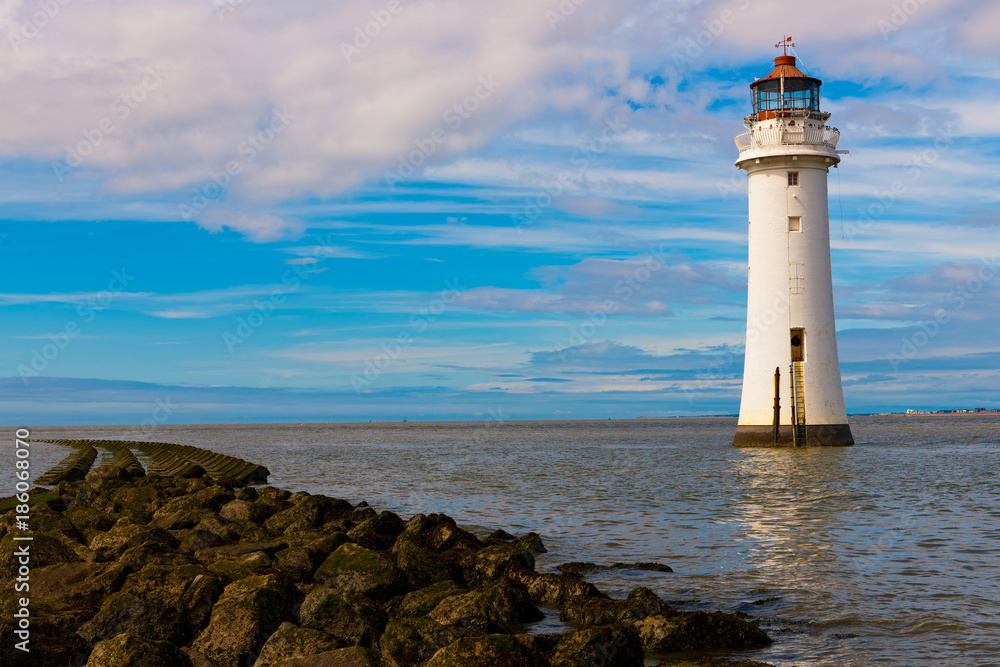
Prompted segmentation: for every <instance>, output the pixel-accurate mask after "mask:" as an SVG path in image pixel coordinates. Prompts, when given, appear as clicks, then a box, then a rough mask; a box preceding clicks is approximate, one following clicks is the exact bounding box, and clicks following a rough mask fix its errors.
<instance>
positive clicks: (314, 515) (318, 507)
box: [258, 496, 333, 533]
mask: <svg viewBox="0 0 1000 667" xmlns="http://www.w3.org/2000/svg"><path fill="white" fill-rule="evenodd" d="M258 502H259V501H258ZM331 510H333V501H332V500H330V499H329V498H327V497H326V496H305V497H300V498H299V499H298V502H297V503H295V504H294V505H292V506H291V507H289V508H288V509H285V510H281V511H280V512H277V513H276V514H273V515H272V516H271V517H270V518H269V519H267V520H266V521H265V522H264V527H265V528H267V529H268V530H270V531H273V532H275V533H283V532H285V530H286V529H287V528H288V527H289V526H291V525H292V524H298V526H299V527H302V526H311V527H316V526H319V525H321V524H322V522H323V519H324V517H325V516H326V514H327V512H330V511H331Z"/></svg>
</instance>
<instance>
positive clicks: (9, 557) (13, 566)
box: [0, 532, 83, 577]
mask: <svg viewBox="0 0 1000 667" xmlns="http://www.w3.org/2000/svg"><path fill="white" fill-rule="evenodd" d="M15 535H22V534H21V533H20V532H17V533H8V534H7V535H5V536H4V537H3V539H2V540H0V572H3V574H4V575H6V577H12V576H13V574H14V573H15V572H17V570H18V568H19V567H20V565H19V562H18V561H19V560H20V558H15V557H14V552H15V551H17V550H18V549H19V548H21V547H23V546H24V545H25V544H28V545H30V548H29V551H30V554H29V556H28V561H29V562H28V565H29V566H30V567H31V568H32V569H34V568H36V567H45V566H46V565H56V564H57V563H79V562H81V561H82V560H83V559H82V558H80V556H78V555H77V553H76V551H74V550H73V549H72V548H70V547H69V546H68V545H67V544H65V543H64V540H66V539H67V538H66V537H65V536H64V535H62V534H60V533H39V532H34V533H31V536H32V537H33V538H34V539H33V540H32V541H31V542H21V541H17V542H15V541H14V536H15ZM57 536H58V537H57ZM81 546H82V545H81Z"/></svg>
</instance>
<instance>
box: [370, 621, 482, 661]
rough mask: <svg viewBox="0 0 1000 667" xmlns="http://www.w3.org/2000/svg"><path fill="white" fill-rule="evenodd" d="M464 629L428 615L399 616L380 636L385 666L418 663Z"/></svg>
mask: <svg viewBox="0 0 1000 667" xmlns="http://www.w3.org/2000/svg"><path fill="white" fill-rule="evenodd" d="M462 634H463V631H462V630H460V629H458V628H454V627H449V626H445V625H441V624H440V623H438V622H437V621H433V620H431V619H429V618H397V619H395V620H393V621H390V622H389V624H388V625H387V626H386V628H385V632H384V633H383V634H382V638H381V639H380V640H379V647H380V648H381V651H382V665H383V667H409V666H410V665H419V664H421V663H423V662H425V661H427V660H429V659H430V658H431V656H433V655H434V654H435V653H437V651H438V650H439V649H441V648H443V647H445V646H447V645H448V644H450V643H452V642H453V641H455V640H456V639H458V638H459V636H461V635H462Z"/></svg>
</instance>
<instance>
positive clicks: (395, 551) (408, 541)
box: [392, 533, 451, 589]
mask: <svg viewBox="0 0 1000 667" xmlns="http://www.w3.org/2000/svg"><path fill="white" fill-rule="evenodd" d="M392 555H393V557H395V559H396V566H397V567H398V568H399V569H400V570H402V571H403V573H404V574H405V575H406V580H407V582H408V583H409V586H410V588H411V589H415V588H423V587H424V586H427V585H429V584H433V583H437V582H439V581H446V580H449V579H451V572H450V571H449V569H448V566H447V564H445V563H444V562H443V561H442V560H441V558H440V556H439V555H438V554H436V553H435V552H433V551H431V550H430V549H425V548H424V547H422V546H420V545H419V544H417V543H416V541H415V540H414V539H413V538H412V537H411V536H410V534H409V533H403V534H401V535H400V536H399V538H398V539H397V540H396V543H395V544H394V545H393V547H392Z"/></svg>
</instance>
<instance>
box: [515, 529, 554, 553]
mask: <svg viewBox="0 0 1000 667" xmlns="http://www.w3.org/2000/svg"><path fill="white" fill-rule="evenodd" d="M517 544H518V545H520V546H522V547H524V548H525V549H527V550H528V551H530V552H531V553H532V554H535V555H536V556H537V555H538V554H547V553H548V552H549V550H548V549H546V548H545V545H544V544H542V538H541V536H540V535H539V534H538V533H528V534H527V535H525V536H524V537H521V538H518V540H517Z"/></svg>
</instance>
